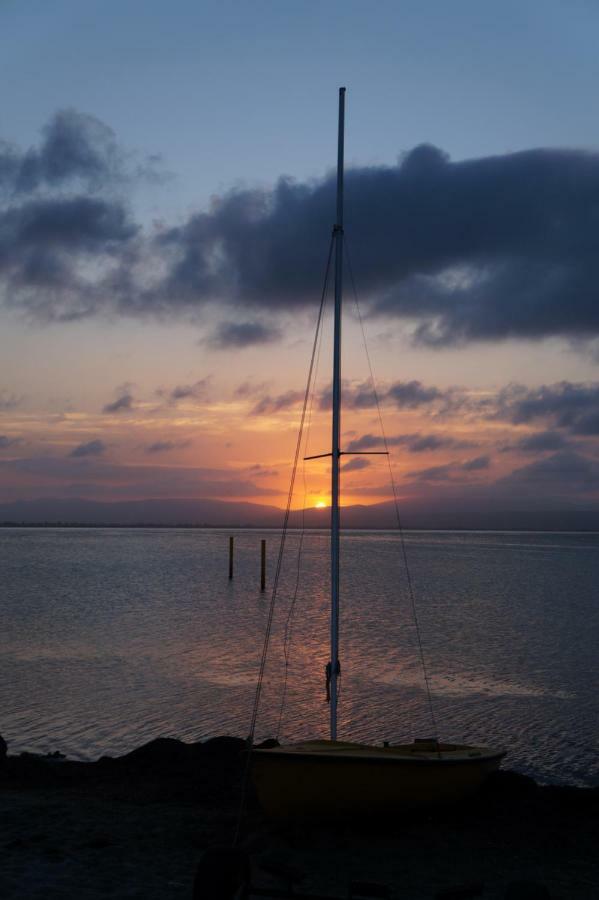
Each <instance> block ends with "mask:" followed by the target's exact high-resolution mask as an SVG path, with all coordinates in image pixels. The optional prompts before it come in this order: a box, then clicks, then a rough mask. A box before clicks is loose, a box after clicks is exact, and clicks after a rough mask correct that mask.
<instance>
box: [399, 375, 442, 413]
mask: <svg viewBox="0 0 599 900" xmlns="http://www.w3.org/2000/svg"><path fill="white" fill-rule="evenodd" d="M386 396H387V397H388V398H390V399H391V400H393V401H394V402H395V403H396V405H397V406H398V407H399V409H417V408H418V407H419V406H423V405H426V404H428V403H432V402H433V400H438V399H439V397H441V392H440V391H439V390H438V388H436V387H425V386H424V385H423V384H422V383H421V382H420V381H403V382H402V381H397V382H396V383H395V384H392V385H391V387H390V388H389V390H388V391H387V393H386Z"/></svg>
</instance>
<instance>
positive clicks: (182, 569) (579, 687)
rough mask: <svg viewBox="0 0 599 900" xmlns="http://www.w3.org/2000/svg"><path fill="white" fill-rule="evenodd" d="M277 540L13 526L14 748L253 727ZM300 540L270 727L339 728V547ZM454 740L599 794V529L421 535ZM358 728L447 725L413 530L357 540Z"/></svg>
mask: <svg viewBox="0 0 599 900" xmlns="http://www.w3.org/2000/svg"><path fill="white" fill-rule="evenodd" d="M261 537H266V539H267V547H268V565H269V576H270V575H271V573H272V572H273V570H274V562H275V554H276V548H277V546H278V536H277V534H276V533H274V532H265V533H262V532H258V531H240V532H237V533H236V574H235V578H234V580H233V582H229V580H228V578H227V554H228V532H223V531H217V530H213V531H212V530H208V531H206V530H202V531H190V530H180V531H179V530H135V529H110V530H90V529H39V530H36V529H0V566H1V580H0V590H1V594H2V596H1V603H0V626H1V627H0V733H1V734H3V735H4V737H5V738H6V739H7V741H8V742H9V745H10V748H11V750H12V751H13V752H16V751H18V750H24V749H27V750H35V751H49V750H60V751H62V752H64V753H67V754H68V755H70V756H73V757H79V758H94V757H97V756H99V755H101V754H104V753H110V754H116V753H122V752H124V751H127V750H130V749H132V748H133V747H135V746H138V745H139V744H141V743H143V742H145V741H147V740H149V739H151V738H153V737H156V736H158V735H172V736H176V737H180V738H183V739H186V740H197V739H199V738H202V737H206V736H209V735H215V734H223V733H229V734H236V735H245V734H247V731H248V727H249V718H250V713H251V707H252V701H253V692H254V687H255V680H256V674H257V667H258V661H259V656H260V652H261V647H262V640H263V634H264V625H265V621H266V616H267V611H268V600H269V594H268V592H267V594H266V595H261V594H260V591H259V547H260V538H261ZM298 544H299V537H298V535H297V534H292V535H291V536H290V537H289V539H288V545H287V551H286V554H285V565H284V575H283V579H282V588H281V591H280V601H279V604H278V607H277V613H276V616H275V623H274V629H273V640H272V650H271V653H270V655H269V664H268V668H267V679H266V685H265V690H264V692H263V700H262V705H261V713H260V718H259V725H258V732H259V733H260V735H263V736H266V735H272V734H273V733H276V732H277V730H278V722H279V717H280V708H281V698H282V696H283V676H284V672H285V662H284V655H283V634H284V630H285V626H286V623H287V622H288V623H289V626H288V630H289V628H290V630H291V642H290V653H289V660H288V688H287V693H286V702H285V705H284V709H283V713H282V716H281V727H280V736H281V737H282V738H289V739H298V738H302V737H307V736H314V735H319V734H322V735H325V734H326V722H327V712H328V708H327V706H326V703H325V699H324V678H323V667H324V664H325V662H326V660H327V659H328V649H327V640H328V639H327V629H328V608H327V604H328V600H327V591H328V574H327V565H328V536H327V535H325V534H321V533H314V532H312V533H309V534H308V535H307V536H306V537H305V539H304V545H303V552H302V557H301V578H300V581H299V590H298V593H297V601H296V605H295V612H294V614H293V616H292V617H291V618H290V617H289V613H290V609H291V598H292V596H293V593H294V587H295V582H296V572H297V550H298ZM406 546H407V553H408V559H409V564H410V569H411V572H412V576H413V582H414V587H415V593H416V598H417V610H418V615H419V619H420V625H421V632H422V638H423V643H424V648H425V653H426V658H427V661H428V667H429V672H430V680H431V686H432V691H433V703H434V712H435V716H436V719H437V724H438V730H439V733H440V735H441V737H442V738H445V739H457V740H468V741H473V742H476V741H482V742H485V743H491V744H498V745H500V746H504V747H507V748H508V749H509V752H510V756H509V764H510V766H511V767H513V768H517V769H519V770H520V771H523V772H527V773H529V774H533V775H535V776H536V777H537V778H540V779H542V780H545V781H566V782H570V783H577V784H598V783H599V763H598V749H599V735H598V729H599V715H598V713H599V699H598V683H597V675H596V672H597V666H596V654H597V639H598V636H599V602H598V595H597V585H598V584H599V535H593V534H584V535H583V534H553V535H547V534H515V533H479V532H469V533H448V532H428V533H422V532H420V533H418V532H413V533H408V534H407V535H406ZM342 566H343V575H342V595H343V612H342V619H341V632H342V655H341V660H342V668H343V673H342V682H341V684H342V687H341V698H340V717H341V721H340V735H341V736H342V737H344V738H345V737H347V738H354V739H365V740H371V741H381V740H383V739H386V740H391V741H397V740H412V738H413V737H414V736H427V735H430V733H431V731H432V726H431V718H430V713H429V708H428V705H427V702H426V694H425V691H424V682H423V678H422V669H421V666H420V662H419V656H418V651H417V641H416V634H415V628H414V624H413V617H412V613H411V607H410V603H409V598H408V595H407V592H406V578H405V571H404V568H403V566H402V564H401V556H400V553H399V544H398V538H397V536H396V535H393V534H390V533H380V532H379V533H367V532H362V533H351V534H347V535H345V536H344V537H343V538H342Z"/></svg>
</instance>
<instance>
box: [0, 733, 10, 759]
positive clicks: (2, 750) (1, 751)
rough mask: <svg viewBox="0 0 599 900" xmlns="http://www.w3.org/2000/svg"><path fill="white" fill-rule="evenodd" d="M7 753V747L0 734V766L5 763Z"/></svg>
mask: <svg viewBox="0 0 599 900" xmlns="http://www.w3.org/2000/svg"><path fill="white" fill-rule="evenodd" d="M7 753H8V746H7V744H6V741H5V740H4V738H3V737H2V735H1V734H0V766H1V765H2V763H3V762H4V761H5V759H6V755H7Z"/></svg>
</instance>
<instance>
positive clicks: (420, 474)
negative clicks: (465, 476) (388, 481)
mask: <svg viewBox="0 0 599 900" xmlns="http://www.w3.org/2000/svg"><path fill="white" fill-rule="evenodd" d="M490 465H491V460H490V458H489V457H488V456H476V457H475V458H474V459H467V460H465V461H464V462H449V463H446V464H445V465H442V466H430V467H429V468H427V469H417V470H416V471H414V472H409V473H408V475H409V477H411V478H413V479H414V480H415V481H451V480H453V479H454V478H455V476H457V477H458V478H459V477H460V473H463V472H480V471H482V470H484V469H488V468H489V466H490Z"/></svg>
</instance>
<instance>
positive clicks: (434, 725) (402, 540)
mask: <svg viewBox="0 0 599 900" xmlns="http://www.w3.org/2000/svg"><path fill="white" fill-rule="evenodd" d="M343 242H344V245H345V256H346V259H347V268H348V271H349V277H350V281H351V284H352V292H353V295H354V304H355V307H356V312H357V314H358V321H359V323H360V330H361V332H362V342H363V344H364V350H365V353H366V359H367V361H368V369H369V371H370V380H371V382H372V390H373V393H374V399H375V402H376V408H377V413H378V419H379V424H380V428H381V435H382V438H383V446H384V448H385V453H386V454H387V463H388V465H389V477H390V479H391V489H392V492H393V503H394V506H395V517H396V520H397V529H398V531H399V539H400V546H401V553H402V558H403V563H404V567H405V570H406V581H407V585H408V596H409V598H410V605H411V607H412V617H413V619H414V625H415V628H416V639H417V642H418V653H419V656H420V664H421V666H422V672H423V675H424V684H425V689H426V697H427V702H428V708H429V713H430V717H431V725H432V728H433V738H434V740H435V741H436V743H437V744H438V743H439V734H438V729H437V720H436V717H435V710H434V706H433V697H432V691H431V686H430V676H429V673H428V667H427V665H426V658H425V654H424V645H423V643H422V634H421V631H420V622H419V619H418V613H417V610H416V597H415V594H414V587H413V583H412V575H411V572H410V567H409V565H408V554H407V551H406V542H405V537H404V529H403V525H402V521H401V515H400V513H399V501H398V499H397V488H396V485H395V479H394V477H393V469H392V466H391V456H390V454H389V444H388V441H387V434H386V432H385V426H384V424H383V414H382V412H381V404H380V402H379V395H378V391H377V387H376V379H375V377H374V369H373V366H372V361H371V359H370V353H369V351H368V343H367V341H366V331H365V329H364V322H363V319H362V313H361V310H360V304H359V302H358V292H357V290H356V282H355V279H354V272H353V268H352V264H351V256H350V253H349V247H348V244H347V238H346V237H345V235H344V236H343Z"/></svg>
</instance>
